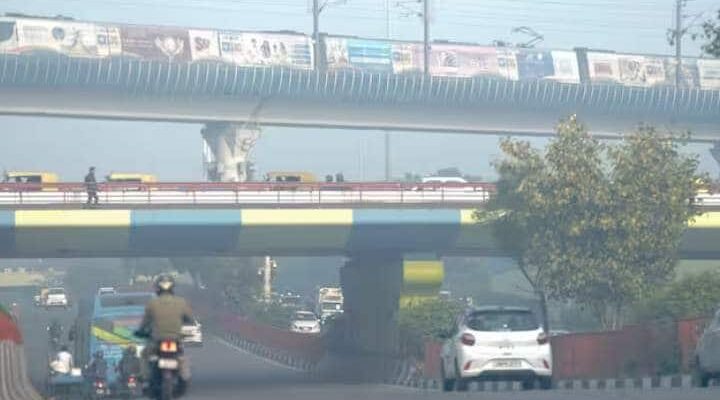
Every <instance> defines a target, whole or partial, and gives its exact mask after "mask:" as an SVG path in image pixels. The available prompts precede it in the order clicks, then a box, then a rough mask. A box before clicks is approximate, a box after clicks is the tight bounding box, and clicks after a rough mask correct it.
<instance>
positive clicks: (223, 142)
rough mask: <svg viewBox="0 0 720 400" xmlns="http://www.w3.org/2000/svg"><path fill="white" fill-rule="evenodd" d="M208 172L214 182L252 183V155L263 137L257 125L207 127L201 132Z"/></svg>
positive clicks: (210, 124)
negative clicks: (258, 141) (250, 155)
mask: <svg viewBox="0 0 720 400" xmlns="http://www.w3.org/2000/svg"><path fill="white" fill-rule="evenodd" d="M201 133H202V136H203V141H204V146H203V147H204V149H203V150H204V151H203V156H204V159H205V160H204V161H205V171H206V173H207V177H208V180H210V181H213V182H245V181H248V180H250V176H249V175H250V168H249V158H248V156H249V154H250V151H251V150H252V148H253V146H255V142H257V140H258V138H259V137H260V128H259V127H258V126H257V125H252V126H248V125H239V124H232V123H225V122H213V123H208V124H206V125H205V127H204V128H203V129H202V131H201Z"/></svg>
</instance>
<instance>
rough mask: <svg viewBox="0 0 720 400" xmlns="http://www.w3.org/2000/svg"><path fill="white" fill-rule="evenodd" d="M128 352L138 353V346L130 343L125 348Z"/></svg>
mask: <svg viewBox="0 0 720 400" xmlns="http://www.w3.org/2000/svg"><path fill="white" fill-rule="evenodd" d="M125 351H127V353H128V354H137V347H135V345H134V344H132V343H131V344H129V345H128V347H127V348H126V349H125Z"/></svg>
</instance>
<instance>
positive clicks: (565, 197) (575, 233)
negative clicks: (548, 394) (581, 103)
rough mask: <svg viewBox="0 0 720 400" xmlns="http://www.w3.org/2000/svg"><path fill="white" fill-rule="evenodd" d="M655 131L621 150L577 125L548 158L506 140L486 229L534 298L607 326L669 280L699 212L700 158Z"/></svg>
mask: <svg viewBox="0 0 720 400" xmlns="http://www.w3.org/2000/svg"><path fill="white" fill-rule="evenodd" d="M674 139H675V138H673V137H663V136H661V135H659V134H657V132H655V131H654V130H652V129H649V128H642V129H640V130H638V132H636V133H634V134H632V135H630V136H628V137H627V138H626V139H625V140H624V141H623V142H622V143H621V144H620V145H615V146H606V145H604V144H602V143H600V142H598V141H597V140H595V139H593V138H592V137H591V136H590V135H589V134H588V132H587V129H586V128H585V127H584V126H583V125H582V124H580V123H579V122H578V121H577V120H576V118H575V117H571V118H569V119H568V120H565V121H562V122H561V123H560V125H559V126H558V134H557V136H556V137H555V138H554V139H553V140H552V141H551V142H550V144H549V145H548V147H547V150H546V151H545V152H544V153H542V152H541V151H539V150H537V149H534V148H532V147H531V146H530V144H529V143H527V142H524V141H516V140H511V139H507V140H504V141H503V142H502V143H501V148H502V150H503V152H504V153H505V158H504V159H502V160H500V161H499V162H497V163H495V168H496V170H497V172H498V174H499V180H498V183H497V193H496V196H495V198H494V199H493V201H491V202H490V204H489V205H488V207H487V210H485V211H479V212H477V213H476V218H477V219H478V220H480V221H491V223H492V227H493V232H494V235H495V237H496V239H497V241H498V244H499V245H500V246H501V248H503V249H504V250H505V251H506V252H507V253H509V254H511V255H512V256H513V257H514V259H515V260H516V262H517V265H518V267H519V269H520V271H521V272H522V274H523V275H524V276H525V278H526V279H527V281H528V283H529V284H530V285H531V286H532V287H533V289H534V290H535V293H536V294H537V296H538V299H539V301H540V304H541V307H542V308H543V311H544V312H543V314H544V325H545V327H546V328H547V327H548V321H547V309H546V308H547V306H546V300H547V298H548V297H551V298H553V299H557V300H573V301H575V302H577V303H579V304H582V305H585V306H588V307H589V308H590V309H591V310H593V311H594V313H595V315H596V316H597V318H598V319H599V321H600V322H601V323H602V325H603V326H604V327H606V328H617V327H619V326H620V325H621V324H622V319H621V316H622V315H623V309H624V307H625V306H626V305H627V304H629V303H632V302H634V301H636V300H637V299H638V298H639V297H641V296H642V294H643V293H645V292H647V291H648V290H649V289H650V288H652V287H653V286H654V285H657V284H660V283H662V282H665V281H666V280H667V279H668V278H669V277H670V276H671V274H672V272H673V266H674V264H675V254H676V250H677V247H678V245H679V241H680V238H681V235H682V233H683V231H684V229H685V226H686V225H687V221H688V220H689V219H690V218H692V216H693V215H694V214H695V212H696V208H695V207H694V205H693V203H692V201H690V199H692V197H693V196H694V193H695V192H694V190H695V189H696V182H697V178H698V177H697V176H696V174H695V170H696V167H697V159H696V158H694V157H686V156H684V155H682V154H681V153H680V152H679V146H680V144H679V143H678V141H677V140H674Z"/></svg>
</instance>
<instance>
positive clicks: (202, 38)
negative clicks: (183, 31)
mask: <svg viewBox="0 0 720 400" xmlns="http://www.w3.org/2000/svg"><path fill="white" fill-rule="evenodd" d="M188 35H190V56H191V57H192V60H193V61H220V42H219V40H218V33H217V31H210V30H198V29H190V30H189V31H188Z"/></svg>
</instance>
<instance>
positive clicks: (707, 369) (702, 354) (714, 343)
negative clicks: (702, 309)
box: [694, 310, 720, 387]
mask: <svg viewBox="0 0 720 400" xmlns="http://www.w3.org/2000/svg"><path fill="white" fill-rule="evenodd" d="M694 372H695V379H696V382H697V384H698V385H699V386H702V387H707V386H708V385H709V383H710V379H712V378H715V379H717V378H720V310H718V311H717V312H716V313H715V316H714V317H713V319H712V321H710V324H709V325H708V326H707V328H705V330H704V331H703V334H702V336H701V337H700V340H699V341H698V344H697V347H696V349H695V360H694Z"/></svg>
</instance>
